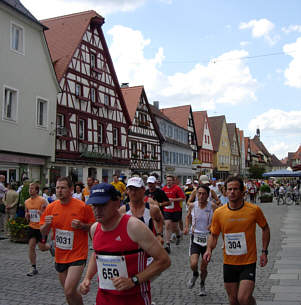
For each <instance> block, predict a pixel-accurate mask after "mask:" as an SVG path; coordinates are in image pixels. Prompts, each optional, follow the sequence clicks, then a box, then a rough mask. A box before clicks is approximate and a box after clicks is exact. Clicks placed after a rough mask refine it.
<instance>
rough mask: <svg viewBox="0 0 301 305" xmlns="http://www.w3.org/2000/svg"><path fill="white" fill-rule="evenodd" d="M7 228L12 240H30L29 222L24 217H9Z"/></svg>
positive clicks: (23, 241) (24, 241) (21, 241)
mask: <svg viewBox="0 0 301 305" xmlns="http://www.w3.org/2000/svg"><path fill="white" fill-rule="evenodd" d="M7 228H8V232H9V237H10V240H11V241H14V242H20V243H27V242H28V234H27V232H28V231H27V230H28V222H27V220H26V219H25V218H23V217H16V218H12V219H9V220H8V222H7Z"/></svg>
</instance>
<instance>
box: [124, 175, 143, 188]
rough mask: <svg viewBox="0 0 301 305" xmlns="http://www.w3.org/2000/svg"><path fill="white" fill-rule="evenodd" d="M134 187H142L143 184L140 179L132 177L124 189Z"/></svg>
mask: <svg viewBox="0 0 301 305" xmlns="http://www.w3.org/2000/svg"><path fill="white" fill-rule="evenodd" d="M129 186H134V187H144V182H143V180H142V178H140V177H132V178H130V179H129V180H128V183H127V185H126V187H129Z"/></svg>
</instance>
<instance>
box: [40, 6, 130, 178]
mask: <svg viewBox="0 0 301 305" xmlns="http://www.w3.org/2000/svg"><path fill="white" fill-rule="evenodd" d="M42 22H43V23H44V24H45V25H46V26H47V27H48V28H49V31H48V33H47V35H46V38H47V43H48V46H49V49H50V52H51V55H52V60H53V62H54V66H55V70H56V74H57V77H58V80H59V82H60V86H61V89H62V92H61V93H60V94H59V95H58V100H57V122H56V165H57V166H56V167H57V169H55V170H54V172H53V177H52V178H55V176H60V175H63V174H66V175H69V176H71V177H72V179H73V180H74V181H82V180H84V181H85V180H86V177H87V176H95V177H97V178H98V179H100V178H101V177H104V176H107V177H108V179H109V180H110V179H111V176H112V174H113V173H115V172H117V173H118V172H119V173H120V172H124V173H126V172H127V171H128V169H129V164H130V160H129V152H128V135H127V133H128V132H127V131H128V128H129V125H130V118H129V115H128V111H127V108H126V105H125V102H124V99H123V96H122V93H121V90H120V86H119V83H118V79H117V76H116V73H115V70H114V67H113V63H112V60H111V57H110V54H109V50H108V47H107V44H106V41H105V38H104V34H103V32H102V28H101V27H102V24H103V23H104V19H103V18H102V17H101V16H100V15H98V14H97V13H96V12H94V11H88V12H83V13H78V14H72V15H67V16H63V17H57V18H52V19H48V20H44V21H42ZM52 180H54V179H52Z"/></svg>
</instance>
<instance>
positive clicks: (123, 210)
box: [119, 205, 126, 214]
mask: <svg viewBox="0 0 301 305" xmlns="http://www.w3.org/2000/svg"><path fill="white" fill-rule="evenodd" d="M119 212H120V214H125V213H126V206H125V205H122V206H121V207H120V208H119Z"/></svg>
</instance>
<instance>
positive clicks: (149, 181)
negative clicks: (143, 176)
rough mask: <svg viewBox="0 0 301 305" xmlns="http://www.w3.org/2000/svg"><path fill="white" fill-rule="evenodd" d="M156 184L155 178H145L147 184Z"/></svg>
mask: <svg viewBox="0 0 301 305" xmlns="http://www.w3.org/2000/svg"><path fill="white" fill-rule="evenodd" d="M156 182H157V179H156V177H155V176H149V177H148V178H147V183H156Z"/></svg>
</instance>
